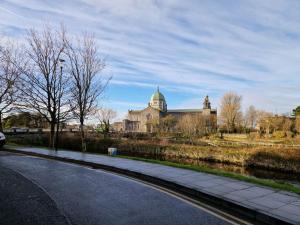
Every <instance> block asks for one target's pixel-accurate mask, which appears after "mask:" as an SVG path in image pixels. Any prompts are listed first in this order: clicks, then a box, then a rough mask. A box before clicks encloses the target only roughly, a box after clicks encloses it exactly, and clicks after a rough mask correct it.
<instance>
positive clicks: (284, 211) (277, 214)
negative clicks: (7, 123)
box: [7, 146, 300, 224]
mask: <svg viewBox="0 0 300 225" xmlns="http://www.w3.org/2000/svg"><path fill="white" fill-rule="evenodd" d="M7 149H8V150H11V151H18V152H23V153H27V154H37V155H40V156H45V157H47V156H51V157H56V158H63V159H65V160H67V161H74V160H75V161H78V162H84V163H87V164H88V163H91V164H94V165H95V164H97V165H105V166H107V167H110V168H119V169H122V170H125V171H132V172H135V173H138V174H143V175H144V176H150V177H157V178H159V179H162V180H165V181H168V182H171V183H174V184H176V185H179V186H180V187H186V188H189V189H192V190H195V191H198V192H199V194H203V195H205V196H207V195H208V196H211V198H213V199H219V200H220V201H223V202H227V203H226V204H230V205H231V207H233V206H235V207H239V206H240V207H244V208H245V207H246V208H247V209H249V210H250V211H249V212H252V213H253V212H255V213H257V215H259V216H257V217H261V218H269V219H268V220H269V223H272V221H273V220H272V218H273V219H274V221H275V219H277V220H279V221H282V223H283V222H285V223H290V224H300V196H299V195H297V194H295V193H290V192H286V191H280V190H275V189H272V188H268V187H263V186H259V185H255V184H250V183H247V182H243V181H238V180H234V179H231V178H226V177H220V176H216V175H212V174H206V173H201V172H196V171H191V170H186V169H180V168H173V167H169V166H164V165H158V164H152V163H147V162H140V161H134V160H130V159H123V158H116V157H110V156H105V155H99V154H90V153H81V152H73V151H64V150H59V151H57V152H55V151H52V150H45V149H39V148H26V147H22V148H21V147H15V146H8V147H7ZM244 208H243V209H244ZM274 221H273V222H274ZM278 224H281V223H278Z"/></svg>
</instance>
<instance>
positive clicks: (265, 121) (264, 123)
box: [257, 110, 273, 136]
mask: <svg viewBox="0 0 300 225" xmlns="http://www.w3.org/2000/svg"><path fill="white" fill-rule="evenodd" d="M272 117H273V114H272V113H270V112H266V111H263V110H260V111H258V112H257V121H258V127H259V129H260V131H262V132H265V133H266V134H267V136H269V135H270V132H271V130H272V127H273V123H272Z"/></svg>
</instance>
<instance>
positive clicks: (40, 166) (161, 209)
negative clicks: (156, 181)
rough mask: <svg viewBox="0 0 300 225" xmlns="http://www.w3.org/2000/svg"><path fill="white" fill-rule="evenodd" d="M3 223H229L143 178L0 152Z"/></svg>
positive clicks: (153, 224) (0, 204) (127, 224)
mask: <svg viewBox="0 0 300 225" xmlns="http://www.w3.org/2000/svg"><path fill="white" fill-rule="evenodd" d="M0 182H1V183H0V221H1V224H3V225H6V224H7V225H8V224H9V225H11V224H32V225H33V224H49V225H50V224H51V225H54V224H59V225H64V224H76V225H81V224H87V225H96V224H101V225H114V224H118V225H135V224H136V225H144V224H145V225H155V224H159V225H164V224H166V225H171V224H172V225H176V224H182V225H186V224H189V225H192V224H197V225H198V224H213V225H217V224H231V223H230V222H229V221H228V220H226V219H225V218H222V217H220V216H218V215H216V214H214V213H211V212H209V211H207V210H204V209H202V208H200V207H198V206H196V205H194V204H190V203H189V202H187V201H185V200H183V199H180V198H178V197H176V196H173V195H170V194H168V193H166V192H164V191H160V190H159V189H157V188H153V187H151V186H149V185H146V184H144V183H141V182H137V181H135V180H132V179H130V178H126V177H123V176H119V175H116V174H112V173H108V172H104V171H102V170H95V169H90V168H87V167H83V166H79V165H74V164H69V163H63V162H59V161H54V160H47V159H42V158H37V157H29V156H24V155H18V154H12V153H8V152H4V151H2V152H0Z"/></svg>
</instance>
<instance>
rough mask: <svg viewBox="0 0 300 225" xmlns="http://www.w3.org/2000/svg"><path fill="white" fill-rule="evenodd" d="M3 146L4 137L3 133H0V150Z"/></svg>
mask: <svg viewBox="0 0 300 225" xmlns="http://www.w3.org/2000/svg"><path fill="white" fill-rule="evenodd" d="M4 144H5V136H4V134H3V133H1V132H0V148H2V147H3V145H4Z"/></svg>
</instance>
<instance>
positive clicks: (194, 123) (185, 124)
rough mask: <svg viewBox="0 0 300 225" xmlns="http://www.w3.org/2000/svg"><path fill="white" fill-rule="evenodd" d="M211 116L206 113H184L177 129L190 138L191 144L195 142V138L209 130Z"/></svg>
mask: <svg viewBox="0 0 300 225" xmlns="http://www.w3.org/2000/svg"><path fill="white" fill-rule="evenodd" d="M209 119H210V118H208V117H206V116H204V115H197V114H195V115H189V114H187V115H184V116H182V117H180V118H179V120H178V123H177V129H178V131H179V132H181V133H182V134H183V135H184V136H186V137H187V138H188V139H189V142H190V143H191V144H193V143H194V138H195V137H199V136H201V135H203V134H206V133H207V132H209V131H208V126H207V125H208V122H210V121H209Z"/></svg>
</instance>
